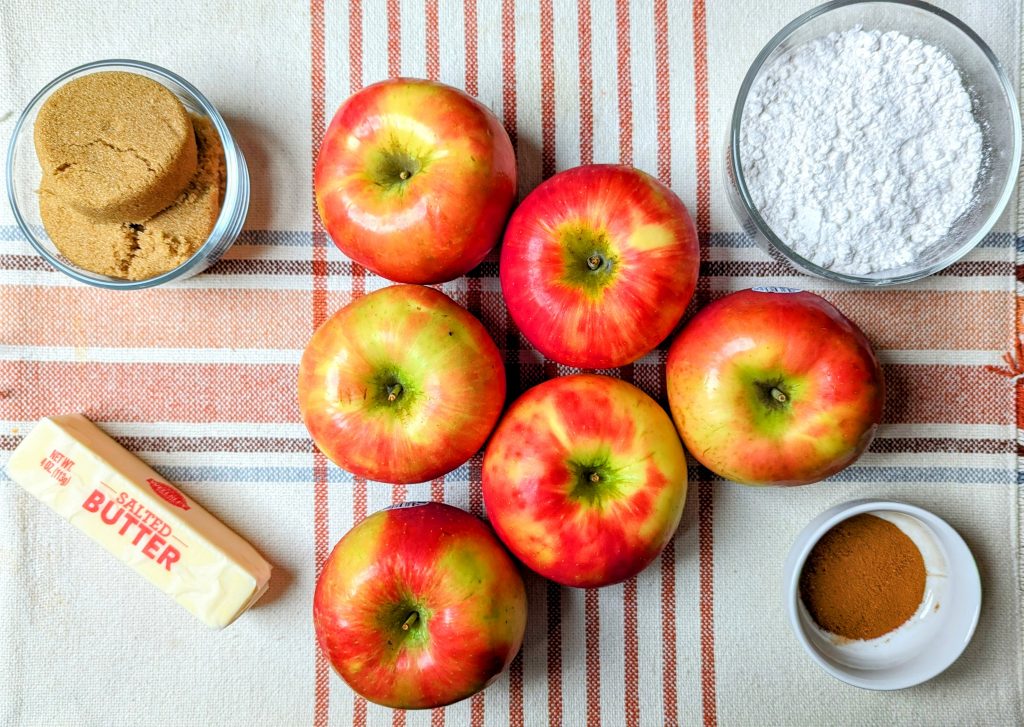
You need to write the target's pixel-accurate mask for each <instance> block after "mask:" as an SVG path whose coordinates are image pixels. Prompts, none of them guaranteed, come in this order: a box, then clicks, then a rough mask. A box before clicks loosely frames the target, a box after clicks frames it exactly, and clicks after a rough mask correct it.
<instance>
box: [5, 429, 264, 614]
mask: <svg viewBox="0 0 1024 727" xmlns="http://www.w3.org/2000/svg"><path fill="white" fill-rule="evenodd" d="M7 473H8V474H9V475H10V477H11V479H12V480H14V481H15V482H17V483H18V484H19V485H21V486H22V487H23V488H24V489H25V490H27V491H28V492H30V493H31V494H32V495H34V496H35V497H36V498H37V499H39V500H40V501H41V502H43V503H44V504H46V505H47V506H48V507H49V508H50V509H52V510H53V511H55V512H56V513H57V514H58V515H60V516H61V517H63V518H64V519H66V520H67V521H68V522H70V523H71V524H72V525H74V526H75V527H77V528H78V529H79V530H81V531H82V532H84V533H85V534H86V535H88V536H89V537H91V538H92V539H93V540H95V541H96V542H98V543H99V544H100V545H102V546H103V547H104V548H106V549H107V550H108V551H110V552H111V553H113V554H114V556H115V557H117V558H118V559H119V560H121V561H122V562H124V563H127V564H128V565H129V566H131V567H132V568H133V569H135V570H136V571H137V572H139V573H141V574H142V575H143V576H144V577H145V578H146V579H148V580H149V581H150V582H151V583H153V584H154V585H156V586H157V587H158V588H159V589H160V590H162V591H163V592H164V593H167V594H168V595H170V596H171V597H172V598H174V600H175V601H177V602H178V603H180V604H181V605H182V606H184V607H185V608H187V609H188V610H189V611H191V612H192V613H193V614H195V615H196V616H198V617H199V618H200V619H201V620H202V621H203V622H204V623H206V624H207V625H208V626H212V627H214V628H223V627H224V626H227V625H228V624H230V623H231V622H232V621H234V620H235V619H236V618H238V616H240V615H241V614H242V612H244V611H245V610H246V609H247V608H249V606H251V605H252V604H253V603H255V602H256V601H257V599H259V597H260V596H262V595H263V593H264V592H265V591H266V590H267V584H268V582H269V581H270V564H268V563H267V562H266V561H265V560H264V559H263V558H262V557H261V556H260V554H259V553H257V552H256V550H255V549H254V548H253V547H252V546H251V545H249V543H247V542H245V541H244V540H243V539H242V538H241V537H239V536H238V535H237V534H236V533H235V532H233V531H232V530H230V529H229V528H228V527H227V526H226V525H224V524H223V523H222V522H220V521H219V520H217V519H216V518H215V517H213V515H211V514H210V513H208V512H206V510H204V509H203V508H201V507H200V506H199V505H197V504H196V503H195V502H193V501H192V500H191V499H189V498H188V497H186V496H185V495H183V494H182V493H181V492H180V491H179V490H178V489H177V488H176V487H174V486H172V485H170V484H168V483H167V482H166V481H165V480H164V479H163V478H162V477H161V476H160V475H159V474H157V472H155V471H154V470H153V469H152V468H150V467H149V466H148V465H147V464H145V463H144V462H143V461H142V460H140V459H138V458H137V457H135V456H134V455H133V454H131V453H130V452H128V451H127V450H126V449H124V448H123V447H122V446H121V445H119V444H118V443H117V442H115V441H114V440H113V439H111V438H110V437H108V436H107V435H106V434H104V433H103V431H102V430H100V429H99V428H98V427H97V426H96V425H95V424H93V423H92V422H90V421H89V420H88V419H86V418H85V417H83V416H81V415H80V414H68V415H64V416H55V417H49V418H46V419H42V420H40V422H39V424H37V425H36V427H35V428H34V429H33V430H32V432H31V433H29V435H28V436H27V437H25V439H24V440H22V442H21V444H19V445H18V447H17V448H16V449H15V450H14V452H13V453H12V454H11V458H10V460H9V461H8V463H7Z"/></svg>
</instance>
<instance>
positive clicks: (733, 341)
mask: <svg viewBox="0 0 1024 727" xmlns="http://www.w3.org/2000/svg"><path fill="white" fill-rule="evenodd" d="M666 373H667V378H668V400H669V406H670V408H671V410H672V417H673V418H674V419H675V422H676V426H677V427H678V428H679V433H680V434H681V435H682V437H683V441H684V442H685V443H686V447H687V449H688V450H689V451H690V453H691V454H693V456H694V457H696V458H697V460H699V461H700V462H701V463H702V464H703V465H704V466H706V467H707V468H708V469H710V470H711V471H713V472H715V473H717V474H719V475H721V476H722V477H725V478H726V479H730V480H733V481H735V482H740V483H742V484H745V485H805V484H809V483H812V482H818V481H819V480H823V479H825V478H826V477H829V476H831V475H834V474H835V473H836V472H839V471H840V470H841V469H843V468H844V467H847V466H848V465H850V464H851V463H853V462H854V461H855V460H856V459H857V457H859V456H860V455H861V453H862V452H863V451H864V450H865V449H867V447H868V445H869V444H870V443H871V439H872V437H873V436H874V434H875V430H876V429H877V428H878V424H879V422H880V421H881V419H882V406H883V402H884V396H885V387H884V383H883V380H882V369H881V368H880V366H879V364H878V359H877V358H876V357H875V354H874V352H873V351H872V349H871V345H870V344H869V343H868V340H867V338H866V337H865V336H864V334H863V333H861V331H860V329H858V328H857V326H855V325H854V324H853V323H852V322H851V321H850V320H849V319H847V318H846V317H845V316H844V315H843V314H842V313H840V312H839V311H838V310H837V309H836V307H835V306H833V305H832V304H831V303H829V302H828V301H826V300H824V299H823V298H820V297H819V296H817V295H814V294H813V293H806V292H801V291H796V290H791V289H788V288H753V289H751V290H743V291H740V292H738V293H733V294H732V295H727V296H726V297H724V298H721V299H720V300H718V301H715V302H714V303H712V304H710V305H708V306H707V307H705V308H703V309H702V310H701V311H700V312H699V313H698V314H697V315H696V316H695V317H694V318H693V320H691V321H690V323H689V324H688V325H687V326H686V328H685V329H684V330H683V331H682V333H681V334H680V335H679V337H678V338H677V339H676V340H675V342H674V343H673V344H672V347H671V349H670V350H669V354H668V363H667V369H666Z"/></svg>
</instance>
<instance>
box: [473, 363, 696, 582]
mask: <svg viewBox="0 0 1024 727" xmlns="http://www.w3.org/2000/svg"><path fill="white" fill-rule="evenodd" d="M686 485H687V480H686V456H685V454H684V453H683V446H682V444H681V443H680V442H679V437H678V435H677V434H676V430H675V428H674V427H673V426H672V421H671V419H669V417H668V414H666V413H665V411H664V409H662V408H661V407H660V406H658V404H657V403H656V402H655V401H654V400H653V399H651V398H650V397H649V396H647V394H645V393H643V392H642V391H640V389H638V388H636V387H635V386H633V385H632V384H629V383H627V382H625V381H621V380H619V379H613V378H611V377H608V376H599V375H596V374H579V375H575V376H564V377H561V378H557V379H552V380H550V381H545V382H544V383H542V384H539V385H538V386H535V387H533V388H532V389H530V390H528V391H527V392H526V393H525V394H523V395H522V396H521V397H520V398H519V399H518V400H516V402H515V403H514V404H513V405H512V406H511V407H510V408H509V410H508V412H507V414H506V415H505V417H504V418H503V419H502V421H501V423H500V424H499V425H498V428H497V430H496V431H495V432H494V436H493V437H492V438H491V442H490V444H488V446H487V452H486V453H485V454H484V464H483V495H484V504H485V505H486V507H487V516H488V518H490V521H491V524H492V525H493V526H494V530H495V532H497V533H498V537H499V538H501V540H502V541H503V542H504V543H505V545H507V546H508V548H509V550H511V551H512V553H513V554H514V555H515V556H516V557H517V558H519V560H521V561H522V562H523V563H524V564H525V565H526V566H527V567H528V568H530V569H532V570H534V571H536V572H537V573H539V574H541V575H542V576H544V577H545V578H549V579H551V580H553V581H555V582H556V583H560V584H562V585H565V586H574V587H579V588H586V587H597V586H606V585H609V584H612V583H618V582H620V581H624V580H626V579H628V578H630V577H632V576H634V575H636V574H637V573H639V572H640V571H642V570H643V569H644V568H646V567H647V566H648V565H649V564H650V563H651V561H653V560H654V559H655V558H656V557H657V556H658V554H659V553H661V551H662V550H663V549H664V548H665V545H666V544H667V543H668V542H669V540H670V539H671V538H672V534H673V533H674V532H675V531H676V528H677V527H678V526H679V519H680V517H682V514H683V505H684V504H685V501H686Z"/></svg>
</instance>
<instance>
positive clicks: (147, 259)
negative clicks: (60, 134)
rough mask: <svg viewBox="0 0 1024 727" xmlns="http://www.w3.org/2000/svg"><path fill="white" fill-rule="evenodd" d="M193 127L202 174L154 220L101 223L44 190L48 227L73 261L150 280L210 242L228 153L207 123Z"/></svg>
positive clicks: (41, 201) (42, 205) (41, 199)
mask: <svg viewBox="0 0 1024 727" xmlns="http://www.w3.org/2000/svg"><path fill="white" fill-rule="evenodd" d="M194 123H195V130H196V134H195V135H196V141H197V147H198V150H199V161H198V169H197V171H196V173H195V175H194V176H193V177H192V179H191V181H190V182H189V183H188V186H187V187H185V189H184V191H182V192H181V193H180V194H179V195H178V197H177V199H176V200H175V201H174V203H173V204H171V205H170V206H168V207H167V208H166V209H164V210H162V211H161V212H158V213H157V214H156V215H154V216H153V217H150V218H143V219H138V220H136V221H116V220H115V221H100V220H96V219H95V218H93V217H90V216H88V215H84V214H82V213H81V212H79V211H78V210H77V209H76V208H75V207H74V206H72V205H70V204H68V203H66V202H65V201H64V199H63V198H61V197H58V196H57V195H55V194H52V193H50V192H49V191H48V190H47V189H46V188H45V186H44V188H43V189H42V190H41V191H40V195H39V210H40V213H41V214H42V218H43V225H44V226H45V227H46V230H47V232H48V233H49V234H50V238H51V239H52V240H53V242H54V244H55V245H57V247H58V249H59V250H60V251H61V253H63V254H64V256H65V257H66V258H67V259H68V260H70V261H71V262H72V263H74V264H75V265H78V266H80V267H83V268H86V269H87V270H92V271H93V272H96V273H101V274H103V275H110V276H112V277H117V278H126V279H128V280H145V279H147V278H151V277H154V276H156V275H160V274H161V273H165V272H167V271H168V270H173V269H174V268H176V267H178V266H179V265H181V264H182V263H184V262H185V261H186V260H188V259H189V258H190V257H192V255H193V254H194V253H195V252H196V250H198V249H199V248H200V246H202V244H203V243H204V242H206V238H207V237H208V236H209V234H210V230H212V229H213V226H214V224H215V223H216V221H217V215H218V214H220V207H221V202H222V200H223V195H224V149H223V147H222V146H221V143H220V137H219V136H218V134H217V130H216V129H215V128H214V127H213V124H212V123H211V122H210V121H209V120H208V119H201V118H196V119H195V120H194Z"/></svg>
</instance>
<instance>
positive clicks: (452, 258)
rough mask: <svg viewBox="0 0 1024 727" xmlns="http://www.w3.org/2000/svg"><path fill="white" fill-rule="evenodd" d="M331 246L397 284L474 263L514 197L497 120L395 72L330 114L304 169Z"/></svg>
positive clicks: (511, 165) (459, 271)
mask: <svg viewBox="0 0 1024 727" xmlns="http://www.w3.org/2000/svg"><path fill="white" fill-rule="evenodd" d="M313 188H314V191H315V193H316V201H317V207H318V209H319V210H320V218H321V219H322V220H323V223H324V227H325V228H326V230H327V233H328V234H329V235H330V236H331V239H333V240H334V243H335V244H336V245H337V246H338V248H339V249H340V250H341V251H342V252H343V253H345V254H346V255H348V256H349V257H350V258H352V259H353V260H355V261H356V262H358V263H360V264H362V265H364V266H366V267H367V268H369V269H370V270H372V271H373V272H375V273H377V274H378V275H382V276H383V277H385V278H388V279H390V280H394V281H396V282H400V283H440V282H444V281H446V280H452V279H454V278H457V277H458V276H460V275H463V274H464V273H466V272H468V271H469V270H471V269H472V268H474V267H476V266H477V265H478V264H479V263H480V262H481V261H482V260H483V259H484V257H485V256H486V255H487V253H488V252H489V251H490V250H491V249H492V248H493V247H494V245H495V244H496V243H497V242H498V238H499V237H500V236H501V230H502V227H503V226H504V224H505V221H506V219H507V218H508V213H509V210H511V208H512V204H513V202H514V201H515V197H516V160H515V153H514V152H513V150H512V143H511V141H509V137H508V134H507V133H506V132H505V129H504V128H503V127H502V125H501V122H500V121H498V119H497V117H495V115H494V114H493V113H491V111H490V110H489V109H487V107H485V106H484V105H483V104H481V103H480V102H479V101H477V100H475V99H473V98H471V97H470V96H467V95H466V94H465V93H463V92H462V91H459V90H458V89H455V88H452V87H451V86H446V85H444V84H441V83H436V82H434V81H422V80H417V79H411V78H395V79H391V80H388V81H381V82H380V83H375V84H373V85H372V86H367V87H366V88H364V89H363V90H361V91H359V92H358V93H356V94H355V95H353V96H352V97H351V98H349V99H348V100H347V101H345V102H344V103H343V104H342V105H341V106H340V107H339V108H338V111H337V113H335V115H334V119H333V120H332V121H331V124H330V126H329V127H328V129H327V132H326V134H325V136H324V140H323V144H322V145H321V147H320V154H319V156H318V157H317V161H316V168H315V170H314V173H313Z"/></svg>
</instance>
